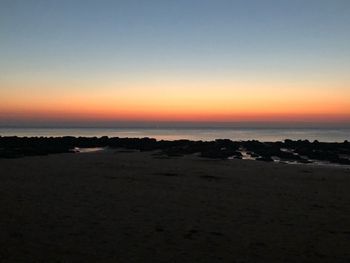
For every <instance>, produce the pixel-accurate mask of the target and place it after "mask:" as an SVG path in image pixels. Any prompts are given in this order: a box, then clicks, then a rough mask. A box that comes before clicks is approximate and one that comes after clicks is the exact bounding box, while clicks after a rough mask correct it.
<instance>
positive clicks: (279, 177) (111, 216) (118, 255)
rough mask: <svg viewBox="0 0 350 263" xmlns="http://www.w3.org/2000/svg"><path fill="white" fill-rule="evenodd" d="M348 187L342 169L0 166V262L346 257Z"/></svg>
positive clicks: (104, 158) (130, 162)
mask: <svg viewBox="0 0 350 263" xmlns="http://www.w3.org/2000/svg"><path fill="white" fill-rule="evenodd" d="M349 191H350V169H349V168H346V167H343V168H339V167H317V166H308V165H287V164H276V163H264V162H258V161H248V160H208V159H203V158H199V157H196V156H185V157H178V158H170V159H169V158H163V157H160V156H156V155H154V153H153V152H124V151H120V152H117V151H103V152H96V153H80V154H57V155H50V156H39V157H25V158H20V159H0V209H1V215H0V234H1V235H0V262H181V263H183V262H350V192H349Z"/></svg>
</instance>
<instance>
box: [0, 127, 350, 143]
mask: <svg viewBox="0 0 350 263" xmlns="http://www.w3.org/2000/svg"><path fill="white" fill-rule="evenodd" d="M14 135H16V136H46V137H50V136H56V137H57V136H76V137H79V136H85V137H93V136H96V137H101V136H109V137H129V138H136V137H152V138H156V139H158V140H179V139H189V140H204V141H211V140H215V139H231V140H236V141H239V140H259V141H271V142H273V141H281V140H284V139H292V140H299V139H300V140H309V141H314V140H318V141H322V142H343V141H344V140H350V129H326V128H324V129H305V128H299V129H289V128H273V129H262V128H256V129H254V128H242V129H241V128H196V129H190V128H177V129H172V128H169V129H165V128H160V129H148V128H144V129H140V128H132V129H126V128H113V129H111V128H70V129H66V128H64V129H63V128H58V129H53V128H35V129H34V128H33V129H28V128H0V136H14Z"/></svg>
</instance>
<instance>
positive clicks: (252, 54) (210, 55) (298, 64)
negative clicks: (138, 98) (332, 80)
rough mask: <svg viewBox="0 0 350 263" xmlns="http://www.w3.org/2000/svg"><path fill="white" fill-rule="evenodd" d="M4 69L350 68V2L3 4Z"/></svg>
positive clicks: (4, 0) (0, 52) (0, 64)
mask: <svg viewBox="0 0 350 263" xmlns="http://www.w3.org/2000/svg"><path fill="white" fill-rule="evenodd" d="M0 39H1V42H0V56H1V58H2V59H1V61H0V68H1V71H3V72H4V71H5V72H11V71H14V72H18V71H21V70H24V69H25V68H28V67H31V69H32V70H35V69H37V70H39V71H40V70H46V69H47V68H53V69H55V70H58V71H62V73H64V72H66V73H67V74H69V71H70V70H73V69H74V70H77V71H84V72H85V73H87V72H91V73H95V74H97V73H96V72H99V71H101V72H106V71H115V70H118V71H119V72H125V73H130V71H133V72H135V73H136V72H138V71H142V72H145V70H146V71H152V70H154V71H157V70H161V71H165V72H167V71H171V72H179V73H182V72H188V71H190V72H191V74H192V73H193V74H196V73H198V74H200V73H203V72H211V71H222V70H224V71H225V70H230V69H232V68H234V69H235V70H238V71H242V73H244V72H245V71H249V72H257V73H259V72H265V71H266V72H269V70H271V71H273V72H276V71H277V72H278V71H281V74H283V72H284V73H285V74H296V73H298V72H299V71H300V72H301V71H305V70H306V71H310V72H312V71H314V70H315V68H316V69H319V70H321V71H322V70H324V71H327V70H330V71H335V72H336V73H339V74H340V75H344V74H346V73H347V72H348V70H349V69H350V68H349V65H350V61H349V60H350V59H349V58H350V51H349V50H350V49H349V46H350V1H348V0H307V1H305V0H302V1H301V0H295V1H289V0H288V1H286V0H278V1H271V0H264V1H261V0H255V1H254V0H249V1H246V0H244V1H233V0H231V1H223V0H211V1H208V0H198V1H194V0H186V1H183V0H177V1H165V0H159V1H154V0H150V1H144V0H143V1H133V0H127V1H87V0H84V1H79V0H74V1H71V0H70V1H64V0H63V1H50V0H44V1H41V0H36V1H33V0H24V1H18V0H1V2H0Z"/></svg>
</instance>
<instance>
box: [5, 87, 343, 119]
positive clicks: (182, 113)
mask: <svg viewBox="0 0 350 263" xmlns="http://www.w3.org/2000/svg"><path fill="white" fill-rule="evenodd" d="M60 84H62V83H60ZM93 84H94V85H93V86H86V85H85V83H84V84H82V86H79V85H78V87H77V88H75V89H74V91H68V90H65V92H62V90H60V89H59V88H58V87H55V88H52V89H45V88H44V87H45V85H44V86H40V85H38V86H35V82H33V83H29V84H27V85H26V84H24V83H17V84H13V83H12V84H11V85H10V84H8V86H9V88H7V89H6V90H5V89H3V90H0V120H4V119H20V120H28V121H30V120H53V121H54V120H73V121H74V120H77V121H78V120H81V121H214V122H230V121H232V122H235V121H286V122H287V121H322V122H332V121H334V122H336V121H343V122H349V121H350V91H348V90H347V89H345V88H344V87H343V86H339V85H338V86H337V91H338V92H334V91H333V90H332V89H330V88H325V87H324V86H322V85H321V86H317V85H316V86H311V88H310V86H305V88H303V89H301V88H300V87H299V86H298V85H297V84H288V83H287V84H286V85H284V86H283V87H284V88H279V87H280V86H282V84H281V83H273V82H271V83H270V82H266V83H256V82H237V83H236V84H233V83H230V82H221V83H215V82H213V83H206V84H203V83H201V82H198V83H197V82H189V83H186V85H185V84H182V85H181V83H180V82H179V83H173V84H172V85H165V83H158V84H154V83H153V84H154V85H153V86H152V85H151V84H149V83H148V85H146V84H145V85H143V86H142V87H141V88H138V87H137V86H136V84H135V85H129V86H126V87H124V88H119V87H118V85H116V86H113V85H112V84H109V85H107V84H105V85H106V86H104V87H103V88H96V87H95V86H97V84H96V83H93ZM219 84H220V86H217V85H219ZM28 85H29V86H28ZM47 85H48V84H47ZM163 87H167V88H163ZM178 87H180V88H178ZM26 88H29V90H31V92H30V93H28V92H25V90H26ZM339 91H340V92H339Z"/></svg>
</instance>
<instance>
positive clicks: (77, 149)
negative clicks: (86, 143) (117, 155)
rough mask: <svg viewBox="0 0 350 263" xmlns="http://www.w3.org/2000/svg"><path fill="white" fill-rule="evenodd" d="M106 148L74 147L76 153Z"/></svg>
mask: <svg viewBox="0 0 350 263" xmlns="http://www.w3.org/2000/svg"><path fill="white" fill-rule="evenodd" d="M104 149H105V148H103V147H93V148H79V147H75V148H74V149H73V151H74V152H76V153H93V152H99V151H103V150H104Z"/></svg>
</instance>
